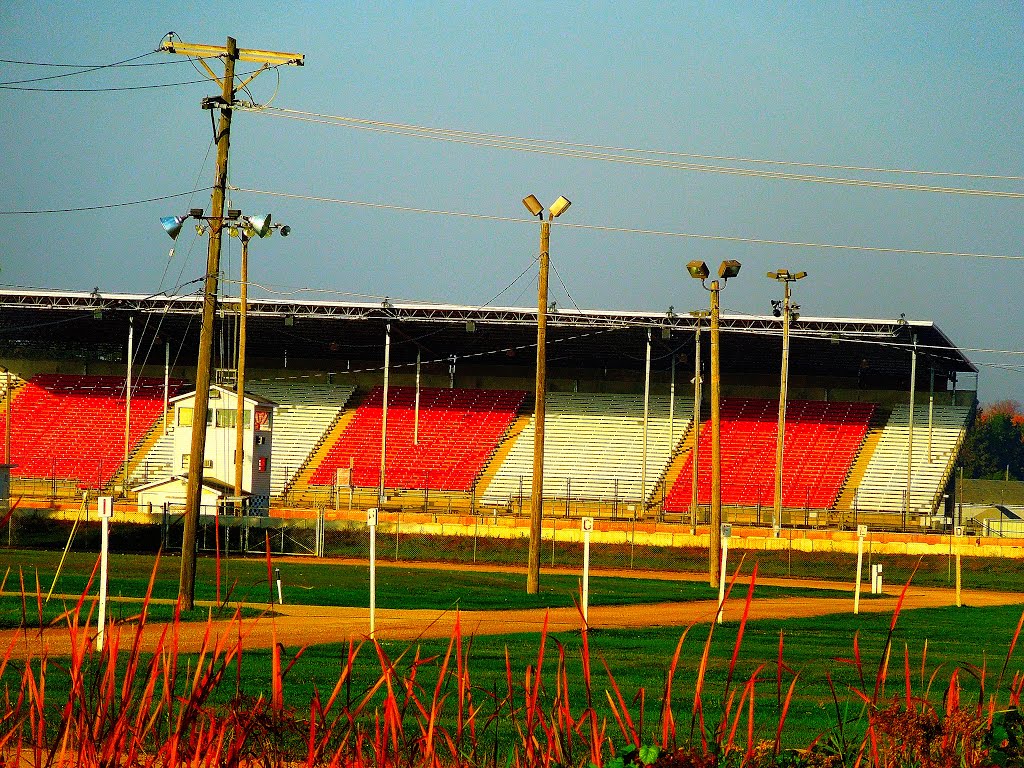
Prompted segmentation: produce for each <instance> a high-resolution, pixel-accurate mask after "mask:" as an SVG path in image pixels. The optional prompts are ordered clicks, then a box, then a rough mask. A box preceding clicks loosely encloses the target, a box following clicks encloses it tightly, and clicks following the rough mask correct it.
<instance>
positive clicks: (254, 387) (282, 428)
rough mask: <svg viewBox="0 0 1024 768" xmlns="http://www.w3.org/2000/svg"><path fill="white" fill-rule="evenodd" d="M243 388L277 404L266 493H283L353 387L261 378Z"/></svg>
mask: <svg viewBox="0 0 1024 768" xmlns="http://www.w3.org/2000/svg"><path fill="white" fill-rule="evenodd" d="M245 388H246V389H247V390H248V391H250V392H253V393H255V394H257V395H260V396H262V397H265V398H267V399H268V400H272V401H274V402H275V403H277V408H276V409H275V411H274V438H273V445H272V454H271V460H270V492H271V494H272V495H274V496H280V495H281V494H282V493H284V491H285V489H286V488H287V487H288V484H289V483H290V482H292V480H293V479H294V478H295V475H296V474H298V472H299V470H300V469H302V467H303V466H304V465H305V464H306V462H307V461H308V460H309V456H310V454H311V453H312V452H313V450H314V449H315V448H316V446H317V445H318V444H319V443H320V441H321V439H322V438H323V436H324V433H325V432H326V431H327V430H328V429H330V427H331V425H332V424H334V422H335V420H336V419H337V418H338V415H339V414H340V413H341V411H343V410H344V408H345V405H346V404H347V403H348V401H349V398H351V397H352V393H353V392H355V389H356V388H355V387H354V386H351V385H337V384H326V383H319V382H307V381H303V380H284V379H263V380H255V381H251V382H247V383H246V385H245Z"/></svg>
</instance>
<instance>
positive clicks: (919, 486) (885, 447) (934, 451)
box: [855, 404, 970, 515]
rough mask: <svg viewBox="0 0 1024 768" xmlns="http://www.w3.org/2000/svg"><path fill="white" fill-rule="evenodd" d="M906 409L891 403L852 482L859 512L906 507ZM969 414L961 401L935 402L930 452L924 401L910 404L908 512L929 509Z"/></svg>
mask: <svg viewBox="0 0 1024 768" xmlns="http://www.w3.org/2000/svg"><path fill="white" fill-rule="evenodd" d="M909 413H910V408H909V406H907V405H898V406H896V407H895V408H894V409H893V411H892V414H891V415H890V416H889V420H888V422H886V425H885V428H884V429H883V430H882V434H881V436H880V437H879V440H878V445H877V446H876V447H875V452H874V453H873V454H872V455H871V458H870V459H869V461H868V466H867V469H866V470H865V471H864V476H863V478H862V479H861V481H860V484H859V485H858V487H857V491H856V498H855V503H856V507H857V509H858V510H859V511H861V512H902V511H903V510H904V509H905V507H906V504H905V496H906V492H907V464H908V461H907V458H908V452H907V442H908V432H909V419H908V414H909ZM969 413H970V411H969V409H968V408H967V407H964V406H949V405H946V406H935V408H934V412H933V415H932V429H931V451H930V453H929V436H928V405H927V404H925V405H915V406H914V435H913V461H912V463H911V466H910V471H911V482H910V505H909V506H910V513H911V514H925V515H927V514H930V513H931V511H932V506H933V504H934V503H935V500H936V498H937V497H938V495H939V494H940V493H941V492H942V489H943V487H944V486H945V484H946V481H947V480H948V478H949V473H950V472H951V471H952V462H953V459H954V458H955V455H956V451H957V449H958V447H959V446H960V443H961V441H962V440H963V437H964V434H965V432H966V429H967V417H968V415H969Z"/></svg>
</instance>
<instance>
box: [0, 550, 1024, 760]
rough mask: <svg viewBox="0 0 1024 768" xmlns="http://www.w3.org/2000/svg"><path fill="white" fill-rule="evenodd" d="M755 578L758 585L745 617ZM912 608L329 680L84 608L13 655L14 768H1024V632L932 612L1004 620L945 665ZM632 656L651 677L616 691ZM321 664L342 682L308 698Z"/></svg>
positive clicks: (536, 646)
mask: <svg viewBox="0 0 1024 768" xmlns="http://www.w3.org/2000/svg"><path fill="white" fill-rule="evenodd" d="M155 574H156V570H155V569H154V572H153V574H152V576H151V580H150V589H149V590H148V593H149V594H151V593H152V585H153V583H154V582H155ZM756 582H757V569H756V568H755V572H754V576H753V579H752V583H751V591H750V592H748V603H747V605H749V600H750V597H751V595H752V594H753V589H754V588H755V585H756ZM901 604H902V598H901V600H900V604H899V605H897V608H896V610H895V611H894V613H893V615H892V616H891V617H885V618H879V617H871V618H870V619H869V618H868V617H859V618H858V619H854V618H852V617H851V618H848V619H835V621H834V623H833V620H832V619H831V618H830V619H829V622H830V624H833V626H831V627H827V628H826V627H825V626H824V623H823V622H822V621H821V620H820V619H819V620H816V621H818V623H819V624H820V625H822V626H820V627H819V630H820V633H819V636H818V637H817V638H816V640H817V641H818V643H817V644H816V643H815V638H812V640H811V641H810V642H808V638H807V637H805V635H806V634H810V633H811V630H812V624H811V622H810V621H805V622H779V623H776V624H772V625H765V624H762V623H758V624H757V625H748V624H747V622H746V619H745V617H746V612H744V614H743V618H742V620H741V621H739V622H737V623H735V624H732V625H726V627H717V626H716V625H710V626H707V625H705V626H695V627H691V628H689V629H687V630H685V631H683V632H682V633H680V632H679V631H678V630H674V631H672V633H671V634H673V635H675V640H674V641H672V640H670V639H669V638H670V634H669V633H668V632H667V631H658V632H654V631H652V632H647V631H644V632H641V633H606V632H585V631H583V632H579V633H575V634H572V635H562V636H554V635H549V634H548V633H546V632H543V633H541V634H540V635H539V636H536V635H535V636H531V637H529V638H527V639H525V640H523V639H520V640H519V642H520V643H529V644H532V646H533V648H532V653H529V654H525V653H523V652H522V649H523V647H524V646H523V645H520V646H518V647H513V646H506V647H505V648H504V649H502V648H501V647H500V646H501V644H502V642H503V640H502V639H496V640H492V639H487V638H476V639H471V638H466V637H463V635H462V633H461V632H460V630H459V628H458V625H456V629H455V631H454V632H453V634H452V637H451V638H450V639H449V640H448V642H446V643H437V644H427V643H424V644H421V645H420V646H417V647H408V646H403V645H396V644H390V643H389V644H382V643H378V642H373V641H366V642H363V643H358V642H352V643H349V644H347V645H346V646H344V647H342V648H340V649H339V648H338V647H335V648H333V649H327V650H326V653H327V654H328V656H330V655H331V654H333V655H334V665H335V666H334V669H333V672H332V671H331V669H330V666H331V665H330V663H329V662H327V661H326V659H325V657H320V658H316V656H315V654H317V653H319V652H320V651H319V650H310V651H308V652H307V651H305V650H303V649H298V650H286V649H285V648H284V645H283V644H277V643H275V645H274V647H273V648H272V649H270V650H269V651H265V652H261V651H250V650H245V651H244V652H243V648H242V645H241V640H240V633H239V632H227V633H225V634H224V635H222V636H220V637H219V638H214V637H212V636H211V635H208V636H207V638H206V641H205V643H204V645H203V648H202V650H201V652H200V653H199V654H198V655H197V656H193V655H186V654H181V653H179V652H178V639H179V637H180V633H181V631H182V625H181V624H180V623H178V622H176V621H175V622H172V623H171V624H170V625H169V626H168V627H167V629H166V631H165V632H164V634H163V635H162V636H161V638H160V640H159V643H158V646H157V648H156V649H155V651H154V652H153V653H143V651H142V643H141V634H140V633H141V628H142V624H143V623H144V621H145V619H143V621H141V622H140V623H139V624H138V625H135V626H134V627H127V626H124V627H121V628H120V629H119V630H116V631H111V632H110V633H109V636H108V642H107V644H106V645H105V647H104V649H103V650H102V652H99V651H96V650H95V649H94V646H93V645H92V643H91V642H89V641H90V639H91V638H89V636H88V633H87V632H79V631H78V630H79V626H80V625H86V624H87V621H88V611H87V609H86V601H85V599H84V598H83V599H82V600H81V601H79V602H78V604H77V605H75V606H74V607H73V610H72V611H71V612H70V613H68V615H67V616H66V617H64V619H63V623H64V624H66V626H67V631H69V632H70V633H72V635H73V636H74V637H76V638H77V641H78V642H77V644H76V646H75V651H74V653H73V654H72V656H71V657H70V658H68V659H53V658H47V657H46V656H45V655H42V656H33V657H31V658H30V659H29V660H28V661H29V663H23V662H22V661H20V660H19V659H16V658H15V652H16V649H17V648H19V647H20V646H21V645H23V644H24V639H23V638H22V637H21V633H19V635H18V637H15V639H14V640H13V641H12V643H11V645H10V647H8V649H7V651H6V655H5V656H4V657H3V659H2V660H0V679H2V680H3V681H5V682H6V686H7V695H6V698H5V701H4V704H3V708H2V710H0V756H2V757H3V758H4V760H5V762H6V763H8V764H13V765H36V766H44V765H85V766H100V765H103V766H115V765H125V766H127V765H132V766H135V765H139V766H179V765H224V766H241V765H267V766H285V765H289V766H298V765H308V766H314V765H332V766H335V765H336V766H342V765H343V766H371V765H372V766H447V765H460V766H509V765H516V766H565V767H566V768H568V767H569V766H587V765H593V766H597V767H601V768H619V767H620V766H626V765H657V766H672V767H673V768H674V767H677V766H678V767H679V768H685V767H686V766H701V767H703V766H737V767H738V766H752V767H753V768H761V767H763V766H854V765H861V766H953V765H961V766H971V767H973V766H990V765H1024V730H1022V720H1021V693H1022V688H1024V674H1022V672H1021V671H1020V668H1019V667H1020V665H1019V663H1018V662H1016V661H1015V656H1014V652H1015V649H1016V646H1017V643H1018V640H1019V637H1020V633H1021V625H1022V623H1024V615H1022V616H1021V617H1020V619H1019V620H1017V621H1014V620H1013V619H1012V618H1011V617H1012V615H1013V614H1012V613H1011V612H1010V611H1008V610H1006V609H966V610H973V611H977V612H975V613H972V614H970V615H969V616H968V617H966V618H964V617H963V613H962V612H961V613H960V614H959V616H960V617H959V618H956V617H957V615H958V614H957V613H956V612H955V611H953V610H950V611H946V612H934V613H932V614H930V615H929V619H928V622H927V623H928V625H929V626H933V627H934V626H935V625H938V627H937V633H938V635H940V636H941V635H943V634H947V633H949V632H950V631H953V632H956V631H958V628H959V631H962V629H963V627H965V626H967V625H969V624H970V623H971V622H974V623H975V624H978V623H982V622H987V623H991V625H992V626H990V627H988V632H989V634H990V635H993V636H995V637H999V638H1000V640H999V641H997V642H998V643H1000V644H1003V649H1002V651H1001V652H1000V653H999V655H998V657H996V658H992V657H991V656H990V657H989V660H986V658H985V655H984V654H985V651H984V650H983V649H982V650H981V653H982V657H981V658H980V659H978V658H977V656H976V653H975V654H972V653H971V652H970V650H969V649H968V648H967V647H966V646H967V645H969V643H970V640H969V639H968V640H967V642H966V643H965V645H964V646H962V647H960V648H958V649H957V651H956V652H957V653H964V658H963V659H961V660H960V661H959V663H949V659H948V658H944V657H943V654H942V652H941V651H940V652H936V651H935V650H929V643H928V635H927V634H925V633H922V632H921V631H920V630H917V631H915V630H911V631H905V630H904V629H903V628H902V626H901V622H905V621H906V620H907V619H908V618H909V617H907V616H904V617H902V619H901V616H900V614H901V609H900V605H901ZM147 608H148V605H147V604H144V605H143V609H142V613H143V614H145V612H146V609H147ZM1016 610H1018V609H1013V611H1014V612H1015V611H1016ZM860 619H865V620H867V623H864V622H860ZM237 620H238V621H239V622H241V621H242V619H241V618H240V617H239V618H238V619H237ZM943 621H945V622H947V624H948V626H946V627H943V626H942V622H943ZM913 623H915V624H916V622H913ZM922 624H923V622H922ZM1014 626H1015V627H1016V628H1014ZM826 630H827V633H828V634H829V635H830V637H831V639H830V640H829V641H827V642H826V641H824V640H823V637H824V635H825V634H826ZM837 632H838V633H839V634H847V633H848V634H847V638H848V639H847V643H846V647H845V649H844V650H842V651H839V653H841V654H842V657H841V658H838V659H833V660H832V662H831V664H830V666H831V669H826V670H825V671H824V673H821V674H819V673H816V672H811V673H808V672H807V671H806V670H807V666H808V660H809V659H810V658H812V657H814V656H815V655H817V656H818V657H819V658H821V657H824V658H825V659H828V658H830V657H831V656H832V655H833V654H834V653H835V651H836V649H835V639H834V638H835V635H836V633H837ZM680 634H681V636H680ZM922 637H923V641H922ZM932 637H935V636H934V635H932ZM283 639H284V638H282V640H283ZM504 642H506V643H507V642H508V641H507V639H506V640H505V641H504ZM29 645H30V644H29ZM992 648H995V645H993V646H992ZM912 649H913V650H912ZM975 651H978V649H977V648H975ZM654 654H657V655H658V656H659V657H660V658H654ZM629 658H632V659H634V660H636V659H639V664H638V665H636V666H643V667H645V668H646V670H645V671H646V674H645V675H644V676H642V677H634V676H633V675H632V674H631V673H624V674H620V672H619V665H620V664H621V663H623V662H624V661H625V660H626V659H629ZM243 669H244V671H243ZM313 669H322V670H323V674H322V678H321V679H322V680H324V681H325V684H323V685H320V684H318V683H317V682H316V681H314V682H313V684H312V686H311V690H310V685H309V678H310V677H311V670H313ZM652 676H654V677H655V678H658V679H654V680H653V681H652ZM815 676H817V677H818V678H819V679H817V680H814V679H812V678H814V677H815ZM822 683H824V685H825V686H826V688H827V690H828V694H827V702H828V707H827V708H826V709H825V710H823V711H820V712H819V713H818V722H819V724H820V728H819V729H818V730H817V731H816V732H815V733H813V734H811V735H808V734H806V733H804V729H803V728H801V730H800V732H799V735H798V740H796V741H794V739H793V737H792V736H791V735H789V731H791V730H792V729H793V727H794V726H793V722H792V720H791V718H793V717H795V716H796V713H797V712H798V711H799V710H801V709H807V708H809V707H812V706H813V707H819V702H820V699H818V698H816V697H817V694H815V693H813V689H815V688H817V687H820V686H821V684H822Z"/></svg>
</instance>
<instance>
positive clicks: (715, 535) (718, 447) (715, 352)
mask: <svg viewBox="0 0 1024 768" xmlns="http://www.w3.org/2000/svg"><path fill="white" fill-rule="evenodd" d="M720 290H721V288H720V286H719V283H718V281H717V280H715V281H713V282H712V283H711V520H710V524H711V530H710V531H709V534H710V535H709V537H708V538H709V542H708V565H709V568H708V579H709V581H710V583H711V586H715V584H717V583H718V581H719V577H720V575H721V573H722V570H721V567H722V530H721V529H722V425H721V402H722V378H721V370H720V367H719V349H718V298H719V297H718V292H719V291H720Z"/></svg>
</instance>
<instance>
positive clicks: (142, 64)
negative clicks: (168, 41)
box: [0, 51, 187, 70]
mask: <svg viewBox="0 0 1024 768" xmlns="http://www.w3.org/2000/svg"><path fill="white" fill-rule="evenodd" d="M150 53H155V51H151V52H150ZM144 55H145V56H148V55H149V54H148V53H147V54H144ZM136 58H140V59H141V58H143V56H137V57H136ZM132 62H134V60H133V59H126V60H125V62H124V63H122V64H118V63H114V64H65V63H60V62H53V61H26V60H24V59H0V64H16V65H18V66H25V67H65V68H68V69H86V70H91V69H114V68H121V67H163V66H167V65H168V64H186V63H187V62H185V61H183V60H180V59H177V60H173V61H143V62H134V63H132Z"/></svg>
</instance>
